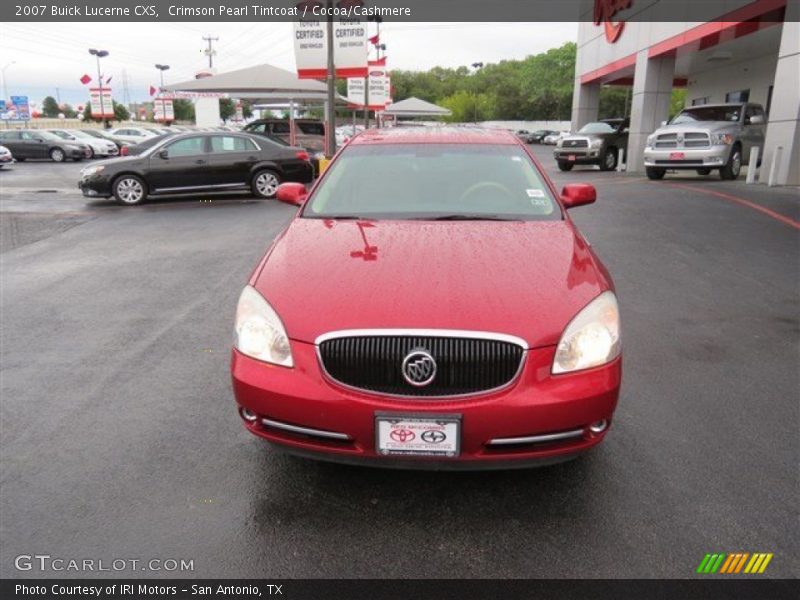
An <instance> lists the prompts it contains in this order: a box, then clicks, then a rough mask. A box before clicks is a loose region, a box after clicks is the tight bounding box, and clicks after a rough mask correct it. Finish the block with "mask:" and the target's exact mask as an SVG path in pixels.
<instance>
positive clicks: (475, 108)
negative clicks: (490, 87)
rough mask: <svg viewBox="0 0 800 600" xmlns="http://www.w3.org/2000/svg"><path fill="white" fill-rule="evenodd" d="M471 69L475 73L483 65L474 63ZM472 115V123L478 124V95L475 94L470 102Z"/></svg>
mask: <svg viewBox="0 0 800 600" xmlns="http://www.w3.org/2000/svg"><path fill="white" fill-rule="evenodd" d="M472 68H473V69H475V72H476V73H477V72H478V70H479V69H482V68H483V63H482V62H474V63H472ZM472 114H473V118H474V121H475V123H476V124H477V123H478V95H477V94H475V98H474V99H473V100H472Z"/></svg>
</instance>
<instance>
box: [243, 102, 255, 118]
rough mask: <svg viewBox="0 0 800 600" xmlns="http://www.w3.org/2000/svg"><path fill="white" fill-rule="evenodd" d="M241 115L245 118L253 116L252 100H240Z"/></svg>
mask: <svg viewBox="0 0 800 600" xmlns="http://www.w3.org/2000/svg"><path fill="white" fill-rule="evenodd" d="M242 116H243V117H244V118H245V119H249V118H251V117H252V116H253V101H252V100H242Z"/></svg>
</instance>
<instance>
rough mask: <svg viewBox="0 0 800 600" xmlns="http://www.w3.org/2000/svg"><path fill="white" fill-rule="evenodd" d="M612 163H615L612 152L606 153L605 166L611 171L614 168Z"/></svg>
mask: <svg viewBox="0 0 800 600" xmlns="http://www.w3.org/2000/svg"><path fill="white" fill-rule="evenodd" d="M614 162H616V158H615V156H614V153H613V152H606V166H607V167H608V168H609V169H611V168H613V166H614Z"/></svg>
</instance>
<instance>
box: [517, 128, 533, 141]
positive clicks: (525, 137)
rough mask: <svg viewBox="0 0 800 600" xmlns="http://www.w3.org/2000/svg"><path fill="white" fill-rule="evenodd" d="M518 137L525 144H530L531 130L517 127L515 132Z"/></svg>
mask: <svg viewBox="0 0 800 600" xmlns="http://www.w3.org/2000/svg"><path fill="white" fill-rule="evenodd" d="M515 135H516V136H517V137H518V138H519V139H521V140H522V141H523V142H525V143H526V144H530V141H529V140H530V135H531V132H530V131H528V130H527V129H518V130H517V133H516V134H515Z"/></svg>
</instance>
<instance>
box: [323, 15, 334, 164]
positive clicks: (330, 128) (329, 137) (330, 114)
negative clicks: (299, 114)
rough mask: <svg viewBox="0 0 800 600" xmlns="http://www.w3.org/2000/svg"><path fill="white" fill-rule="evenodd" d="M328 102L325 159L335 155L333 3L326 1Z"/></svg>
mask: <svg viewBox="0 0 800 600" xmlns="http://www.w3.org/2000/svg"><path fill="white" fill-rule="evenodd" d="M327 4H328V23H327V27H328V102H327V106H326V107H325V109H326V112H327V114H326V115H325V117H326V119H325V134H326V135H325V142H326V145H325V158H328V159H331V158H333V155H334V154H336V65H334V64H333V43H334V42H333V10H332V8H333V2H332V1H331V0H328V3H327Z"/></svg>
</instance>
